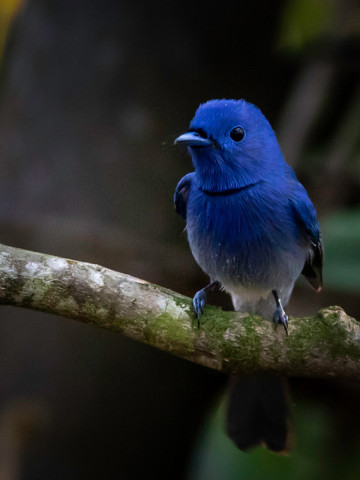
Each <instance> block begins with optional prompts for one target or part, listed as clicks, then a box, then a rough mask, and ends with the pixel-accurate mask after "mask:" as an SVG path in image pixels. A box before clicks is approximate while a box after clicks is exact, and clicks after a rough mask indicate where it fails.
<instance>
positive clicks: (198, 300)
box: [193, 287, 207, 328]
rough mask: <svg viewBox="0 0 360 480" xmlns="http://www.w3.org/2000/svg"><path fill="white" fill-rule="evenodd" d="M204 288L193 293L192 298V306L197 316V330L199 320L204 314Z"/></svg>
mask: <svg viewBox="0 0 360 480" xmlns="http://www.w3.org/2000/svg"><path fill="white" fill-rule="evenodd" d="M206 296H207V295H206V287H205V288H203V289H202V290H199V291H198V292H196V293H195V296H194V298H193V306H194V310H195V313H196V316H197V322H198V328H200V318H201V315H202V314H203V312H204V308H205V305H206Z"/></svg>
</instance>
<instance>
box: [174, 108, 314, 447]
mask: <svg viewBox="0 0 360 480" xmlns="http://www.w3.org/2000/svg"><path fill="white" fill-rule="evenodd" d="M174 143H175V144H176V145H184V146H186V147H187V149H188V153H189V154H190V156H191V159H192V163H193V166H194V171H192V172H190V173H188V174H187V175H185V176H184V177H183V178H182V179H181V180H180V181H179V183H178V184H177V186H176V189H175V194H174V204H175V209H176V212H177V213H178V214H179V215H180V216H181V217H182V218H183V219H184V220H186V232H187V239H188V243H189V246H190V249H191V252H192V255H193V257H194V259H195V261H196V262H197V264H198V265H199V266H200V267H201V269H202V270H203V271H204V272H205V273H206V274H207V275H208V276H209V283H208V285H206V286H205V287H204V288H202V289H201V290H199V291H198V292H196V294H195V296H194V298H193V307H194V311H195V314H196V316H197V319H198V326H200V319H201V316H202V314H203V312H204V309H205V306H206V299H207V294H208V293H209V291H211V290H212V289H214V288H216V287H220V288H221V289H223V290H225V291H226V292H227V293H229V294H230V296H231V299H232V303H233V306H234V310H236V311H241V312H248V313H254V314H260V315H262V316H263V317H264V318H268V319H271V320H272V321H273V322H274V324H275V326H276V327H277V326H278V325H282V327H283V328H284V330H285V334H286V335H288V324H289V318H288V315H287V314H286V312H285V307H286V305H287V303H288V301H289V299H290V296H291V293H292V290H293V287H294V283H295V281H296V280H297V278H298V277H299V276H300V275H301V274H302V275H304V277H305V278H306V279H307V281H308V282H309V284H310V286H311V287H312V288H313V289H315V290H316V291H320V290H321V288H322V267H323V261H324V247H323V241H322V237H321V232H320V227H319V223H318V219H317V213H316V210H315V207H314V206H313V204H312V202H311V200H310V198H309V196H308V194H307V192H306V190H305V188H304V187H303V185H302V184H301V183H300V182H299V180H298V179H297V177H296V175H295V173H294V171H293V169H292V168H291V166H290V165H288V164H287V163H286V161H285V159H284V156H283V154H282V151H281V148H280V146H279V143H278V141H277V138H276V135H275V132H274V130H273V129H272V127H271V125H270V123H269V122H268V120H267V119H266V117H265V115H264V114H263V113H262V112H261V110H260V109H259V108H258V107H257V106H255V105H254V104H252V103H250V102H247V101H246V100H243V99H240V100H234V99H229V100H227V99H219V100H209V101H207V102H205V103H203V104H201V105H200V106H199V107H198V109H197V110H196V112H195V116H194V118H193V119H192V120H191V122H190V126H189V129H188V131H186V132H185V133H183V134H182V135H180V136H178V137H177V138H176V140H175V142H174ZM249 392H250V393H249ZM285 397H286V394H285V392H284V389H283V388H282V386H281V380H279V379H275V378H274V379H273V380H271V379H270V381H267V380H266V381H264V379H261V378H260V379H255V380H254V379H253V378H250V379H248V380H246V379H243V380H239V381H238V382H235V386H234V387H233V389H232V393H231V399H230V407H229V412H228V427H227V429H228V433H229V436H230V438H232V440H233V441H234V442H235V443H236V444H237V446H238V447H239V448H241V449H243V450H246V449H248V448H249V447H251V446H254V445H256V444H257V443H261V442H262V443H265V444H266V445H267V446H268V447H269V448H270V449H272V450H274V451H280V450H282V449H283V448H284V446H285V443H286V436H287V426H286V424H287V420H286V416H287V413H286V412H285V411H286V398H285ZM237 404H241V408H236V405H237ZM275 404H277V405H278V407H279V409H281V410H284V414H283V415H282V414H281V412H280V416H279V415H278V417H279V418H278V419H276V418H275V419H274V416H273V415H272V413H271V412H272V411H273V410H272V408H270V407H269V405H271V406H273V405H275ZM239 412H240V413H239ZM275 417H276V415H275ZM280 417H281V418H280ZM272 424H274V425H273V427H274V428H272V426H271V425H272ZM269 431H270V433H269ZM271 431H273V433H272V432H271Z"/></svg>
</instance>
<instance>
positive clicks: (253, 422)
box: [227, 377, 288, 452]
mask: <svg viewBox="0 0 360 480" xmlns="http://www.w3.org/2000/svg"><path fill="white" fill-rule="evenodd" d="M227 434H228V435H229V437H230V438H231V440H232V441H233V442H234V443H235V445H236V446H237V447H238V448H240V449H241V450H248V449H249V448H251V447H255V446H256V445H259V444H265V445H266V446H267V448H269V449H270V450H273V451H274V452H281V451H283V450H286V447H287V437H288V406H287V398H286V394H285V385H284V381H283V380H282V379H280V378H276V377H244V378H238V377H234V378H233V379H232V381H231V386H230V400H229V408H228V413H227Z"/></svg>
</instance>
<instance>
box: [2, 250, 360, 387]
mask: <svg viewBox="0 0 360 480" xmlns="http://www.w3.org/2000/svg"><path fill="white" fill-rule="evenodd" d="M0 303H1V304H3V305H13V306H17V307H25V308H30V309H33V310H39V311H42V312H49V313H53V314H55V315H61V316H63V317H68V318H73V319H75V320H80V321H82V322H85V323H89V324H92V325H96V326H98V327H102V328H107V329H109V330H114V331H120V332H122V333H124V334H125V335H127V336H129V337H131V338H133V339H135V340H139V341H141V342H144V343H147V344H149V345H152V346H154V347H156V348H160V349H162V350H164V351H167V352H170V353H172V354H175V355H177V356H179V357H182V358H185V359H187V360H190V361H192V362H196V363H199V364H201V365H204V366H206V367H210V368H214V369H216V370H219V371H222V372H226V373H237V374H243V373H257V372H262V371H272V372H277V373H280V374H285V375H287V376H294V375H296V376H318V377H329V376H345V377H353V378H357V377H360V326H359V324H358V323H357V321H356V320H354V319H353V318H351V317H349V316H347V315H346V313H345V312H344V311H343V310H342V309H341V308H340V307H329V308H327V309H325V310H322V311H320V312H319V313H318V314H317V315H316V316H315V317H306V318H291V319H290V323H289V336H288V337H287V336H286V335H285V334H284V331H283V329H281V328H278V329H277V330H275V329H274V326H273V324H272V323H271V322H269V321H266V320H263V319H262V318H260V317H257V316H248V315H245V314H240V313H237V312H223V311H222V310H221V309H220V308H216V307H210V306H208V307H206V309H205V313H204V316H203V318H202V324H201V328H200V329H198V328H197V325H196V322H195V317H194V313H193V310H192V302H191V300H190V299H189V298H187V297H184V296H183V295H180V294H178V293H175V292H172V291H170V290H168V289H166V288H163V287H159V286H157V285H153V284H151V283H148V282H145V281H144V280H140V279H138V278H134V277H132V276H129V275H125V274H123V273H118V272H115V271H113V270H109V269H107V268H104V267H100V266H99V265H93V264H90V263H84V262H78V261H75V260H68V259H64V258H59V257H53V256H50V255H44V254H42V253H35V252H29V251H26V250H21V249H18V248H13V247H7V246H4V245H0Z"/></svg>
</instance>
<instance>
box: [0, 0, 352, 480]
mask: <svg viewBox="0 0 360 480" xmlns="http://www.w3.org/2000/svg"><path fill="white" fill-rule="evenodd" d="M19 1H20V0H19ZM15 7H16V2H11V0H1V2H0V42H1V41H3V42H4V41H5V39H6V43H3V50H2V51H1V52H0V53H1V55H2V56H1V65H0V68H1V70H0V166H1V170H0V240H1V242H2V243H5V244H9V245H12V246H17V247H22V248H25V249H29V250H31V249H32V250H36V251H41V252H44V253H49V254H54V255H59V256H65V257H69V258H75V259H78V260H84V261H88V262H93V263H100V264H101V265H104V266H106V267H109V268H112V269H115V270H119V271H122V272H124V273H129V274H131V275H135V276H138V277H140V278H144V279H146V280H149V281H152V282H156V283H158V284H161V285H164V286H166V287H169V288H172V289H174V290H177V291H179V292H181V293H184V294H187V295H189V296H192V295H193V294H194V292H195V291H196V290H197V289H199V288H201V287H202V286H204V285H205V282H206V277H205V275H204V274H203V273H202V272H201V271H200V269H199V268H198V267H197V266H196V264H195V262H194V260H193V259H192V256H191V254H190V252H189V249H188V246H187V242H186V235H185V234H184V233H183V228H184V224H183V222H182V220H181V219H180V218H178V217H177V216H176V215H175V213H174V210H173V205H172V196H173V191H174V188H175V186H176V183H177V181H178V180H179V179H180V177H181V176H182V175H184V174H185V173H187V172H188V171H190V170H191V169H192V166H191V162H190V159H189V158H188V157H187V155H186V153H185V152H183V151H178V149H175V148H174V147H173V140H174V139H175V138H176V136H177V135H178V134H180V133H182V132H183V131H185V130H186V129H187V127H188V123H189V121H190V120H191V118H192V116H193V114H194V112H195V109H196V108H197V106H198V105H199V103H201V102H204V101H206V100H208V99H211V98H245V99H247V100H248V101H251V102H253V103H255V104H257V105H258V106H259V107H260V108H261V109H262V111H263V112H264V114H265V115H266V116H267V118H268V119H269V120H270V122H271V123H272V124H273V126H274V127H275V129H276V132H277V134H278V138H279V140H280V143H281V146H282V148H283V151H284V154H285V156H286V158H287V160H288V162H289V163H291V164H292V165H293V166H294V168H295V169H296V172H297V174H298V176H299V178H300V180H301V181H302V182H303V183H304V184H305V186H306V188H307V189H308V191H309V194H310V196H311V198H312V199H313V201H314V204H315V205H316V207H317V210H318V213H319V218H320V222H321V225H322V228H323V232H324V240H325V250H326V269H325V289H324V292H323V293H321V294H320V295H316V294H315V293H313V292H312V291H311V290H310V289H309V288H307V287H306V286H305V284H303V283H300V284H299V286H298V287H297V288H296V289H295V292H294V295H293V298H292V300H291V303H290V305H289V312H290V313H291V314H296V315H307V314H314V313H315V312H316V311H317V310H318V309H319V308H321V307H324V306H327V305H330V304H340V305H341V306H342V307H343V308H344V309H345V310H346V311H347V312H348V313H349V314H351V315H353V316H355V317H357V318H360V303H359V289H360V253H359V244H360V243H359V242H360V209H359V203H360V188H359V187H360V156H359V153H360V141H359V138H360V137H359V130H360V83H359V79H360V43H359V32H360V27H359V24H360V23H359V19H360V9H359V7H358V5H357V2H356V1H350V0H349V1H340V0H338V1H331V2H330V1H329V2H328V1H320V0H319V1H317V2H313V1H309V0H288V1H273V2H268V1H265V0H262V1H253V2H244V1H240V0H238V1H233V2H232V1H228V2H218V1H215V0H214V1H207V2H205V1H199V2H189V1H184V2H182V3H179V2H174V1H172V0H168V1H165V0H159V1H153V2H143V3H140V2H135V1H128V0H107V1H104V2H98V1H95V0H78V1H74V0H61V1H60V0H58V1H56V0H53V1H49V0H29V1H28V2H26V3H21V2H20V3H19V5H18V10H16V8H15ZM9 11H10V13H11V14H12V15H13V16H12V17H11V22H10V21H8V20H7V19H8V18H10V17H8V16H7V15H8V13H7V12H9ZM1 27H2V29H1ZM1 45H2V44H1V43H0V46H1ZM221 301H222V300H221ZM0 315H1V322H0V407H1V410H0V478H1V479H3V478H4V479H9V480H12V479H15V478H21V479H26V480H27V479H31V480H32V479H39V478H49V479H64V478H66V479H83V478H84V479H85V478H86V479H99V478H106V479H112V478H114V479H115V478H116V479H118V478H124V479H140V478H141V479H143V478H153V477H154V478H171V479H185V478H191V479H192V478H201V479H210V478H214V479H222V478H224V479H230V478H277V479H279V478H280V479H281V478H305V475H306V478H324V476H326V478H332V477H334V478H338V475H339V474H341V475H342V476H343V477H344V478H358V476H359V473H360V465H359V462H358V461H357V460H356V458H357V455H358V454H359V451H360V450H359V449H360V445H359V441H360V434H358V433H357V432H358V431H359V414H358V408H357V405H358V401H359V395H358V392H357V390H358V387H357V385H356V384H349V383H344V382H342V383H340V382H339V381H337V382H321V381H320V380H317V381H311V382H310V381H304V380H300V379H297V380H296V379H294V380H292V382H291V383H292V395H293V399H294V400H293V410H294V411H293V417H294V424H295V434H294V454H293V456H292V457H291V459H284V458H283V457H279V456H274V455H271V454H267V453H266V452H263V451H259V450H258V451H257V452H255V453H253V454H248V455H245V454H242V453H240V452H238V451H235V450H232V446H231V445H230V443H226V442H227V440H226V439H225V437H224V434H223V432H222V422H223V419H222V417H221V414H220V413H216V412H219V410H218V407H217V405H218V401H219V398H220V397H219V396H220V394H221V393H222V392H223V391H224V389H225V386H226V381H227V379H226V378H225V376H223V375H221V374H218V373H216V372H212V371H210V370H207V369H205V368H201V367H199V366H196V365H193V364H190V363H188V362H185V361H182V360H179V359H177V358H174V357H172V356H170V355H167V354H165V353H162V352H159V351H156V350H154V349H152V348H150V347H147V346H144V345H141V344H137V343H135V342H132V341H131V340H129V339H126V338H123V337H122V336H120V335H116V334H114V333H110V332H106V331H101V330H97V329H95V328H92V327H90V326H86V325H81V324H77V323H75V322H73V321H70V320H66V319H63V318H56V317H53V316H50V315H45V314H41V313H34V312H30V311H25V310H20V309H15V308H7V307H2V308H1V312H0ZM220 411H221V410H220ZM211 412H215V413H211ZM214 415H215V416H214ZM358 437H359V438H358ZM212 439H215V440H212ZM216 439H218V440H216ZM219 439H220V440H219ZM216 442H220V444H219V443H216ZM224 442H225V443H224ZM314 442H315V443H314ZM230 450H231V452H232V453H231V455H232V457H231V458H230V457H228V456H227V455H228V452H229V451H230ZM358 458H359V457H358ZM335 465H340V466H341V471H340V473H339V470H338V469H337V468H336V467H335ZM260 467H261V468H260ZM339 468H340V467H339ZM271 472H275V473H271ZM272 475H274V477H272Z"/></svg>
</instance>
